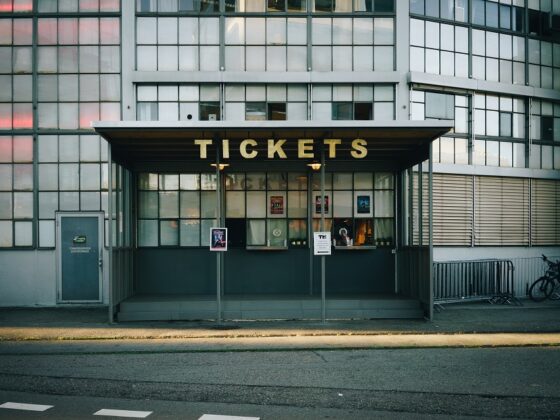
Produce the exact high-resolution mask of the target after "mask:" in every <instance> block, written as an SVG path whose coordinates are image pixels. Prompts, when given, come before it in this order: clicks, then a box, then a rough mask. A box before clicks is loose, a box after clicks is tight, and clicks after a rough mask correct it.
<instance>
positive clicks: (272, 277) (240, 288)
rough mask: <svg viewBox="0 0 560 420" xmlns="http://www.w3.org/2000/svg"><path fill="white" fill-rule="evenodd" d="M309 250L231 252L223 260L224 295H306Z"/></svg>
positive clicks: (241, 250) (232, 250) (236, 250)
mask: <svg viewBox="0 0 560 420" xmlns="http://www.w3.org/2000/svg"><path fill="white" fill-rule="evenodd" d="M308 279H309V250H308V249H290V250H288V251H246V250H244V249H231V250H229V251H228V252H227V255H226V258H225V284H224V292H225V294H226V295H228V294H229V295H238V294H263V295H271V294H280V295H281V294H285V295H286V294H289V295H291V294H298V295H304V294H308V293H309V280H308Z"/></svg>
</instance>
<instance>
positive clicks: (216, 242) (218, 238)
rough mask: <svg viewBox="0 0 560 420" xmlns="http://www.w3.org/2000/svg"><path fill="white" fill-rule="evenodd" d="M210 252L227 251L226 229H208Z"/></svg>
mask: <svg viewBox="0 0 560 420" xmlns="http://www.w3.org/2000/svg"><path fill="white" fill-rule="evenodd" d="M210 251H227V228H223V227H213V228H210Z"/></svg>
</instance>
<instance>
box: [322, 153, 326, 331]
mask: <svg viewBox="0 0 560 420" xmlns="http://www.w3.org/2000/svg"><path fill="white" fill-rule="evenodd" d="M324 231H325V151H324V149H323V148H322V147H321V232H324ZM326 306H327V305H326V294H325V256H324V255H321V322H326V319H327V308H326Z"/></svg>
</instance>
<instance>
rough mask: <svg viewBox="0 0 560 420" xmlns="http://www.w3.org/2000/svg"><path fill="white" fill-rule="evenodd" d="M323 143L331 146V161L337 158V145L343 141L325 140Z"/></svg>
mask: <svg viewBox="0 0 560 420" xmlns="http://www.w3.org/2000/svg"><path fill="white" fill-rule="evenodd" d="M323 143H325V144H326V145H328V146H329V159H334V158H336V145H337V144H341V143H342V140H340V139H325V140H323Z"/></svg>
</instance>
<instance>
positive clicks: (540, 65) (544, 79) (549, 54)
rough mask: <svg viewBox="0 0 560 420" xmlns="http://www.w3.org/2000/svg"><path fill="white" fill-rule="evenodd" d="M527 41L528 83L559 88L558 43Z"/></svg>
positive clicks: (559, 58) (559, 55)
mask: <svg viewBox="0 0 560 420" xmlns="http://www.w3.org/2000/svg"><path fill="white" fill-rule="evenodd" d="M559 20H560V17H559ZM528 42H529V46H528V62H529V85H531V86H536V87H542V88H545V89H556V90H560V43H551V42H546V41H539V40H537V39H532V38H530V39H529V41H528Z"/></svg>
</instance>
